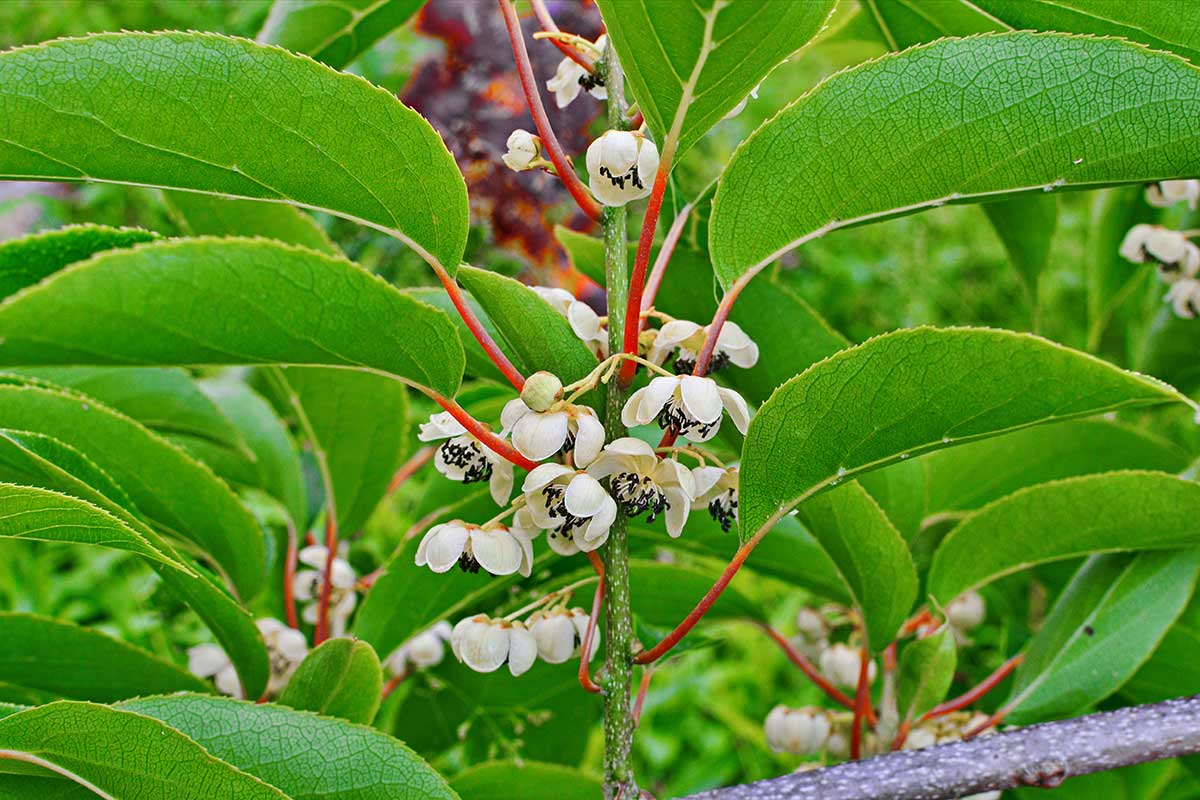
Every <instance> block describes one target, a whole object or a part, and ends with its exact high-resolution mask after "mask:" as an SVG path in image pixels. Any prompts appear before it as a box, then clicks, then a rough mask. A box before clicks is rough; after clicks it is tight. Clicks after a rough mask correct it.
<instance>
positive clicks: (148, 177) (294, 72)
mask: <svg viewBox="0 0 1200 800" xmlns="http://www.w3.org/2000/svg"><path fill="white" fill-rule="evenodd" d="M51 78H52V79H51ZM0 87H2V88H0V100H2V102H3V104H4V109H5V113H4V116H3V118H2V119H0V177H4V178H13V179H32V180H39V179H40V180H66V181H99V182H106V183H126V184H135V185H141V186H154V187H159V188H164V189H184V190H188V191H197V192H203V193H206V194H221V195H230V196H234V197H242V198H250V199H261V200H272V201H276V202H284V203H292V204H295V205H299V206H304V207H307V208H311V209H315V210H320V211H328V212H330V213H332V214H337V215H339V216H342V217H345V218H347V219H351V220H353V221H356V222H360V223H363V224H366V225H370V226H372V227H374V228H378V229H379V230H382V231H384V232H385V233H389V234H391V235H393V236H396V237H398V238H400V239H401V240H403V241H405V242H407V243H409V244H410V245H411V246H413V248H414V249H415V250H417V251H418V252H419V253H422V254H424V255H426V256H428V257H429V258H430V259H434V260H436V261H438V262H440V263H441V265H442V266H443V267H445V268H446V269H447V270H448V271H450V272H451V273H453V271H454V269H455V267H457V266H458V263H459V261H460V260H461V259H462V255H463V250H464V248H465V245H466V237H467V193H466V185H465V183H464V182H463V178H462V175H461V174H460V173H459V171H458V168H457V167H456V166H455V163H454V159H453V157H452V156H451V155H450V153H449V151H448V150H447V149H446V146H445V144H444V143H443V142H442V140H441V138H440V137H439V136H438V135H437V133H436V132H435V131H434V130H433V128H432V127H430V125H429V123H427V122H426V121H425V120H424V119H423V118H422V117H421V116H420V115H419V114H417V113H416V112H415V111H413V110H412V109H410V108H407V107H406V106H404V105H402V104H401V103H400V102H399V101H398V100H396V98H395V97H394V96H393V95H392V94H391V93H390V92H386V91H384V90H382V89H379V88H377V87H374V86H371V85H370V84H369V83H367V82H366V81H364V80H363V79H361V78H358V77H356V76H352V75H347V74H344V73H338V72H335V71H334V70H332V69H329V68H328V67H326V66H323V65H321V64H318V63H316V62H314V61H312V60H310V59H307V58H303V57H300V56H295V55H292V54H291V53H287V52H285V51H283V50H281V49H278V48H275V47H269V46H266V45H259V44H255V43H253V42H249V41H246V40H243V39H231V38H228V37H225V36H220V35H217V34H209V33H156V34H141V33H124V34H100V35H95V36H87V37H84V38H81V39H59V40H56V41H53V42H49V43H47V44H43V45H38V46H36V47H23V48H18V49H16V50H10V51H8V52H6V53H3V54H0Z"/></svg>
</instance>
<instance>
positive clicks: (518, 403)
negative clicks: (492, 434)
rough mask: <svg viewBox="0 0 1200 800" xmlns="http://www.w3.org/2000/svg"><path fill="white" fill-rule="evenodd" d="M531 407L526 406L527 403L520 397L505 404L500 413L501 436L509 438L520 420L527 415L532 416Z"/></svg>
mask: <svg viewBox="0 0 1200 800" xmlns="http://www.w3.org/2000/svg"><path fill="white" fill-rule="evenodd" d="M532 413H533V412H532V411H530V410H529V406H527V405H525V401H524V400H522V399H521V398H519V397H514V398H513V399H512V400H509V401H508V402H507V403H505V404H504V408H503V409H502V410H501V411H500V435H501V436H507V435H508V433H509V431H511V430H512V427H513V425H516V424H517V422H518V420H520V419H521V418H522V417H524V416H525V415H526V414H532Z"/></svg>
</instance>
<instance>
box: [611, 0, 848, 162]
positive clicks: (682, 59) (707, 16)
mask: <svg viewBox="0 0 1200 800" xmlns="http://www.w3.org/2000/svg"><path fill="white" fill-rule="evenodd" d="M597 2H598V4H599V6H600V14H601V16H603V17H604V25H605V27H606V28H607V30H608V35H609V36H610V37H612V41H613V46H614V47H616V50H617V56H618V57H619V58H620V59H621V66H622V67H623V68H624V69H625V77H626V78H627V79H628V81H629V84H630V86H632V88H633V94H634V97H635V98H636V99H637V102H638V107H639V108H640V109H641V110H642V114H643V115H644V116H645V118H646V122H647V124H648V125H649V126H650V130H651V131H652V132H653V133H654V138H655V140H656V141H658V142H659V146H660V147H661V149H662V150H663V154H664V155H666V156H669V155H670V151H671V150H674V149H675V147H676V146H677V147H678V153H679V154H680V155H682V154H683V153H684V152H686V151H687V149H688V148H689V147H691V146H692V145H693V144H695V143H696V141H697V140H698V139H699V138H700V137H701V136H703V135H704V134H705V133H706V132H707V131H708V130H709V128H711V127H712V126H713V125H716V124H717V123H718V122H720V121H721V119H722V117H724V116H725V115H726V114H728V113H729V112H730V111H732V110H733V108H734V106H736V105H737V104H738V103H740V102H741V101H742V100H743V99H744V98H745V97H746V95H748V94H749V93H750V91H751V90H752V89H754V88H755V87H756V86H758V84H759V83H761V82H762V80H763V78H765V77H767V75H768V74H769V73H770V72H771V70H773V69H775V67H776V66H778V65H779V64H780V63H781V62H783V61H784V60H785V59H787V57H788V56H790V55H791V54H792V53H794V52H796V51H797V50H799V49H800V48H801V47H803V46H804V45H805V44H806V43H807V42H808V41H809V40H810V39H812V37H813V36H815V35H816V34H817V32H818V31H819V30H820V29H821V27H822V26H823V25H824V24H825V21H826V20H827V19H828V18H829V15H830V14H831V13H832V12H833V7H834V2H833V0H806V2H803V3H797V2H793V0H697V1H696V2H689V1H688V0H669V2H662V1H661V0H597ZM676 143H678V144H677V145H676Z"/></svg>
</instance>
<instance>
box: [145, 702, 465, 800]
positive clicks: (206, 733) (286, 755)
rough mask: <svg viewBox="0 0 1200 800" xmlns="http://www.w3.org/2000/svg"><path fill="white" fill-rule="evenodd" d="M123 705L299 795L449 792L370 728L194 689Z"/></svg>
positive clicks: (373, 797)
mask: <svg viewBox="0 0 1200 800" xmlns="http://www.w3.org/2000/svg"><path fill="white" fill-rule="evenodd" d="M121 708H123V709H128V710H130V711H135V712H137V713H138V714H143V715H145V716H148V717H154V718H155V719H159V720H162V721H163V722H165V723H166V724H168V725H170V726H171V727H172V728H175V729H176V730H179V731H182V732H183V733H184V734H186V735H187V736H190V737H191V738H192V739H194V740H195V741H196V742H197V743H199V744H200V745H201V746H202V747H204V748H205V749H206V750H208V751H209V752H210V753H212V754H213V755H214V756H216V757H217V758H220V759H222V760H223V761H225V762H227V763H230V764H233V765H234V766H236V767H237V768H238V769H241V770H244V771H246V772H248V773H250V774H251V775H255V776H257V777H258V778H260V779H262V780H264V781H266V782H267V783H269V784H271V785H272V786H276V787H278V788H279V789H281V790H283V791H284V792H287V794H288V796H289V797H293V798H296V800H350V799H351V798H353V799H354V800H393V799H394V798H401V799H402V800H454V798H456V797H457V796H456V795H455V794H454V792H453V791H451V790H450V788H449V787H447V786H446V782H445V780H443V779H442V778H441V777H440V776H439V775H438V774H437V773H436V772H434V771H433V770H432V769H431V768H430V767H429V765H428V764H426V763H425V762H424V761H422V760H421V758H420V757H419V756H418V755H417V754H416V753H414V752H413V751H412V750H410V749H409V748H408V747H405V746H404V745H403V744H402V743H400V742H398V741H396V740H395V739H393V738H391V737H390V736H387V735H385V734H383V733H381V732H379V731H377V730H375V729H374V728H368V727H366V726H364V725H351V724H349V723H346V722H343V721H341V720H335V719H328V718H325V717H318V716H316V715H315V714H310V713H306V712H300V711H294V710H292V709H290V708H286V707H284V706H278V705H274V704H270V703H267V704H264V705H255V704H253V703H246V702H242V701H239V700H232V699H230V698H227V697H206V696H201V695H195V694H182V695H178V694H177V695H172V696H170V697H147V698H142V699H139V700H131V701H129V702H127V703H122V704H121Z"/></svg>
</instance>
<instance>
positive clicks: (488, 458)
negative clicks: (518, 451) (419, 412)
mask: <svg viewBox="0 0 1200 800" xmlns="http://www.w3.org/2000/svg"><path fill="white" fill-rule="evenodd" d="M502 435H503V434H502ZM417 438H418V439H420V440H421V441H422V442H436V441H438V440H440V439H445V440H446V441H444V442H442V444H441V445H439V446H438V449H437V453H436V454H435V455H434V459H433V463H434V466H436V467H437V470H438V472H440V473H442V474H443V475H445V476H446V477H447V478H449V479H450V480H452V481H460V482H461V483H476V482H478V481H487V482H488V489H489V490H490V491H491V493H492V500H494V501H495V502H496V504H497V505H501V506H503V505H506V504H507V503H508V498H509V496H511V495H512V487H513V467H512V464H511V463H510V462H509V461H508V459H506V458H503V457H502V456H499V455H497V454H496V453H494V452H492V450H491V449H490V448H489V447H488V446H487V445H485V444H484V443H483V442H481V441H479V440H478V439H476V438H475V437H474V436H472V435H471V434H470V433H468V432H467V429H466V428H464V427H463V426H462V423H460V422H459V421H458V420H456V419H455V418H454V417H453V416H451V414H450V412H449V411H443V412H441V413H438V414H434V415H433V416H431V417H430V418H429V421H428V422H424V423H422V424H421V432H420V433H419V434H418V435H417Z"/></svg>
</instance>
